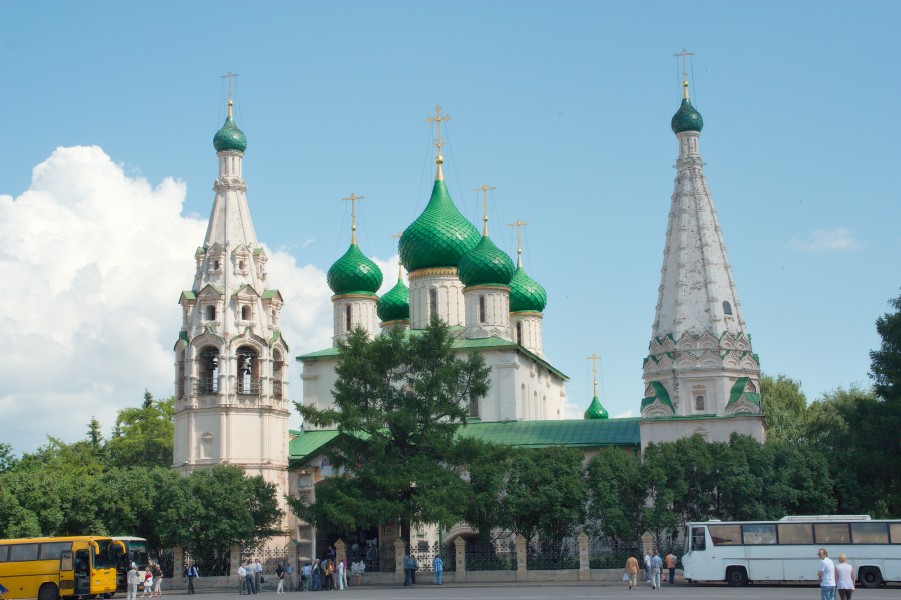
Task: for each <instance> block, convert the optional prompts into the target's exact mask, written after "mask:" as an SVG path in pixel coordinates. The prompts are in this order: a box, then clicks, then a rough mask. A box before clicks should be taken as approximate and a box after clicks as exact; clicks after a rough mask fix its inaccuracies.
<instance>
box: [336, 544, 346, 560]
mask: <svg viewBox="0 0 901 600" xmlns="http://www.w3.org/2000/svg"><path fill="white" fill-rule="evenodd" d="M345 558H347V544H345V543H344V540H338V541H337V542H335V560H336V561H337V562H341V561H342V560H343V559H345Z"/></svg>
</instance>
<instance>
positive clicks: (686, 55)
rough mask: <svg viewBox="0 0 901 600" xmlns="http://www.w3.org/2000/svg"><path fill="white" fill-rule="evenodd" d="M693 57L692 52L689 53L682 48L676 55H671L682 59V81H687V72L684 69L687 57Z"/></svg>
mask: <svg viewBox="0 0 901 600" xmlns="http://www.w3.org/2000/svg"><path fill="white" fill-rule="evenodd" d="M694 55H695V53H694V52H689V51H688V50H686V49H685V48H682V52H677V53H676V54H673V56H681V57H682V79H684V80H687V79H688V70H687V69H686V66H685V61H686V59H687V58H688V57H689V56H694Z"/></svg>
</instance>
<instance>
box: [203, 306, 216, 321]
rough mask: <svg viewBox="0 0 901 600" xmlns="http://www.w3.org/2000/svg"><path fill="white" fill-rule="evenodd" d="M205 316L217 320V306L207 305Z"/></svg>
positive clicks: (209, 319) (207, 318)
mask: <svg viewBox="0 0 901 600" xmlns="http://www.w3.org/2000/svg"><path fill="white" fill-rule="evenodd" d="M205 318H206V320H207V321H215V320H216V307H215V306H213V305H212V304H208V305H207V306H206V315H205Z"/></svg>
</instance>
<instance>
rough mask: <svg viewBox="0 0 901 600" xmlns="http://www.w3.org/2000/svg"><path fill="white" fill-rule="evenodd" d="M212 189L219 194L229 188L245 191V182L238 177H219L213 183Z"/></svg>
mask: <svg viewBox="0 0 901 600" xmlns="http://www.w3.org/2000/svg"><path fill="white" fill-rule="evenodd" d="M213 190H214V191H215V192H216V193H219V194H221V193H224V192H227V191H229V190H238V191H241V192H246V191H247V183H246V182H245V181H244V180H243V179H241V178H240V177H220V178H218V179H216V181H215V183H213Z"/></svg>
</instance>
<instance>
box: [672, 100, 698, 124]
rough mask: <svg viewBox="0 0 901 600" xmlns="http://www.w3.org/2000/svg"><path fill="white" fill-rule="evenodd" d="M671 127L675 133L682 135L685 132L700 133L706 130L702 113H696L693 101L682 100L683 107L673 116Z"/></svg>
mask: <svg viewBox="0 0 901 600" xmlns="http://www.w3.org/2000/svg"><path fill="white" fill-rule="evenodd" d="M670 125H671V126H672V128H673V133H682V132H683V131H698V132H700V131H701V129H703V128H704V119H702V118H701V113H699V112H698V111H696V110H695V107H694V106H692V105H691V100H689V99H688V98H682V106H680V107H679V110H677V111H676V114H674V115H673V120H672V121H671V123H670Z"/></svg>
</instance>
